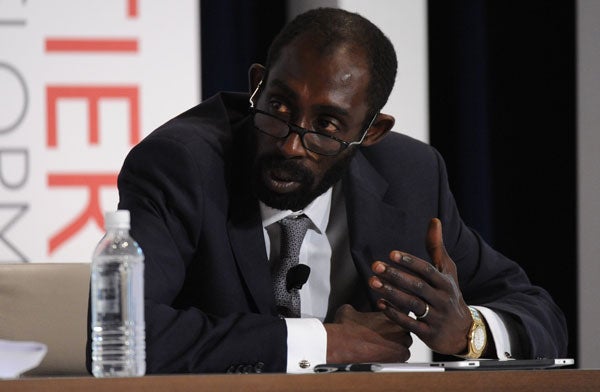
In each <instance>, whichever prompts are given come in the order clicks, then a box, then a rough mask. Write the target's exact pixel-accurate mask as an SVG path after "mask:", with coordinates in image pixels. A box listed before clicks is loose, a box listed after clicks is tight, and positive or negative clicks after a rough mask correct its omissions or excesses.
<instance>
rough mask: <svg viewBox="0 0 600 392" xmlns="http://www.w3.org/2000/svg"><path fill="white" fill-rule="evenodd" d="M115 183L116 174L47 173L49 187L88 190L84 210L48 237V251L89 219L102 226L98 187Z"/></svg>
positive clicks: (101, 227)
mask: <svg viewBox="0 0 600 392" xmlns="http://www.w3.org/2000/svg"><path fill="white" fill-rule="evenodd" d="M116 185H117V174H116V173H112V174H48V186H49V187H65V186H70V187H87V188H88V191H89V200H88V204H87V206H86V207H85V210H83V212H82V213H81V214H79V216H78V217H77V218H75V220H74V221H72V222H71V223H69V224H68V225H67V226H65V227H64V228H63V229H62V230H61V231H59V232H58V233H57V234H55V235H53V236H52V238H50V243H49V253H50V254H52V253H54V251H55V250H56V249H57V248H58V247H59V246H61V245H62V244H64V243H65V242H67V240H68V239H69V238H71V237H73V236H74V235H75V234H77V232H79V231H80V230H81V229H83V227H84V226H85V224H86V223H87V222H88V221H89V220H93V221H95V222H96V224H97V225H98V227H99V228H100V229H103V228H104V218H103V217H102V211H101V209H100V188H101V187H103V186H105V187H108V186H110V187H114V186H116Z"/></svg>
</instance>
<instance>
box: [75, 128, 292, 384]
mask: <svg viewBox="0 0 600 392" xmlns="http://www.w3.org/2000/svg"><path fill="white" fill-rule="evenodd" d="M197 155H198V154H197V153H196V152H194V153H192V151H191V150H190V149H189V146H188V145H187V144H186V143H185V142H183V141H182V140H177V139H175V138H171V137H164V136H163V137H161V136H157V135H152V136H151V137H149V138H147V139H146V140H144V141H142V142H141V143H140V144H139V145H138V146H136V147H135V148H134V149H133V150H132V151H131V152H130V154H129V155H128V157H127V158H126V160H125V163H124V166H123V168H122V170H121V173H120V175H119V179H118V187H119V196H120V202H119V208H120V209H127V210H129V211H130V212H131V220H132V221H131V224H132V229H131V234H132V236H133V238H135V239H136V240H137V241H138V242H139V244H140V245H141V247H142V249H143V251H144V254H145V318H146V353H147V355H146V361H147V373H202V372H228V371H229V372H232V371H233V372H263V371H264V372H285V369H286V355H287V354H286V351H287V348H286V339H287V331H286V327H285V322H284V320H282V319H279V318H278V317H276V316H273V315H264V314H258V313H253V312H250V311H239V312H232V313H227V312H222V314H214V313H209V312H207V311H206V310H205V309H201V308H199V307H195V306H189V304H185V305H181V303H182V302H181V295H182V294H181V291H182V288H184V286H185V285H186V279H188V278H189V277H188V275H187V273H188V271H189V269H190V268H191V267H192V266H194V268H195V271H198V270H200V271H201V273H205V274H212V271H210V265H211V263H213V262H218V260H207V259H206V258H207V257H208V256H206V253H200V252H198V249H199V248H200V247H202V243H203V241H205V239H204V236H205V234H206V232H205V230H206V229H205V227H206V225H205V224H204V223H207V222H206V216H205V215H206V214H205V212H206V209H207V208H210V207H207V205H208V203H207V200H206V197H205V195H204V190H203V185H205V184H203V179H204V178H205V177H206V173H204V172H205V171H206V170H207V169H206V168H205V167H204V165H202V164H201V160H202V159H203V158H202V157H198V156H197ZM206 159H208V158H206ZM208 223H210V222H208ZM202 257H204V258H205V259H202ZM204 266H206V268H205V267H204ZM203 268H205V269H206V270H204V269H203ZM232 273H235V272H232ZM210 278H211V279H219V278H220V277H219V276H214V277H210ZM187 283H188V284H187V286H189V282H187ZM193 289H194V290H196V287H194V288H193ZM188 290H189V287H188ZM197 290H203V288H202V287H197ZM215 297H218V296H217V295H215ZM209 300H210V301H215V303H218V302H219V301H221V300H222V299H221V298H209ZM227 300H228V301H235V298H234V299H227ZM241 300H242V301H243V299H241ZM184 303H185V301H184ZM88 331H89V328H88ZM88 333H89V332H88ZM89 344H90V337H89V336H88V349H87V364H88V369H89V368H90V345H89Z"/></svg>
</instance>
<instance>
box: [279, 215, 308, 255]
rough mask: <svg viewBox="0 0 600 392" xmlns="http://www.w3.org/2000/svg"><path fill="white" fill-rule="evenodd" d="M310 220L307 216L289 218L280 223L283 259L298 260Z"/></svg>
mask: <svg viewBox="0 0 600 392" xmlns="http://www.w3.org/2000/svg"><path fill="white" fill-rule="evenodd" d="M309 224H310V219H309V218H308V217H307V216H306V215H300V216H298V217H287V218H283V219H282V220H280V221H279V225H280V226H281V257H282V258H287V257H293V258H297V257H298V255H299V254H300V247H301V246H302V241H304V236H305V235H306V231H307V230H308V225H309Z"/></svg>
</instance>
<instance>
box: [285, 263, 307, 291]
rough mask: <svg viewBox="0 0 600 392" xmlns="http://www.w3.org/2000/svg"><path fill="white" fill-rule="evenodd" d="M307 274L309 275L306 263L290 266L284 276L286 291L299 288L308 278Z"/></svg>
mask: <svg viewBox="0 0 600 392" xmlns="http://www.w3.org/2000/svg"><path fill="white" fill-rule="evenodd" d="M308 275H310V267H309V266H308V265H306V264H298V265H295V266H293V267H292V268H290V269H289V270H288V272H287V275H286V277H285V281H286V284H285V286H286V288H287V291H292V289H297V290H300V289H301V288H302V285H303V284H304V283H306V281H307V280H308Z"/></svg>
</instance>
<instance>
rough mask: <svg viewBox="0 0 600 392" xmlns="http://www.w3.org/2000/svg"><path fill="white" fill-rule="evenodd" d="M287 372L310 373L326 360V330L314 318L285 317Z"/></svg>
mask: <svg viewBox="0 0 600 392" xmlns="http://www.w3.org/2000/svg"><path fill="white" fill-rule="evenodd" d="M285 323H286V325H287V372H288V373H312V372H314V367H315V366H316V365H318V364H322V363H325V362H326V361H327V332H326V331H325V327H324V326H323V324H322V323H321V322H320V321H319V320H318V319H316V318H286V319H285Z"/></svg>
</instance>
